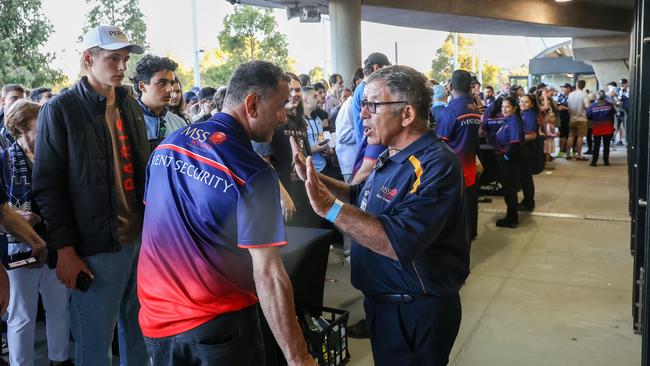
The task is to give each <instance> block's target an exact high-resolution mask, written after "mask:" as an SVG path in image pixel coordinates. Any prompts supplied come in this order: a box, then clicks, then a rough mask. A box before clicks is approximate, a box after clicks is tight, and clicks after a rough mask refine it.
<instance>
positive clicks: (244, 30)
mask: <svg viewBox="0 0 650 366" xmlns="http://www.w3.org/2000/svg"><path fill="white" fill-rule="evenodd" d="M223 26H224V29H223V31H221V33H219V36H218V40H219V45H220V47H221V51H222V52H223V60H222V62H221V63H220V64H218V65H214V66H211V67H210V68H211V69H212V72H211V74H213V75H219V77H218V78H217V80H218V81H219V84H225V83H226V82H227V81H228V79H229V78H230V75H231V74H232V72H233V71H234V70H235V68H237V66H239V65H240V64H241V63H243V62H247V61H252V60H266V61H270V62H273V63H274V64H276V65H278V66H280V67H281V68H283V69H286V68H287V67H288V66H289V57H288V56H289V51H288V49H287V45H288V42H287V37H286V36H285V35H284V34H282V33H280V32H278V31H276V28H277V24H276V22H275V18H274V17H273V14H272V12H271V9H260V8H257V7H253V6H248V5H235V11H234V12H233V13H232V14H230V15H228V16H226V17H225V18H224V20H223ZM205 71H206V73H207V69H206V70H205ZM226 76H227V78H226Z"/></svg>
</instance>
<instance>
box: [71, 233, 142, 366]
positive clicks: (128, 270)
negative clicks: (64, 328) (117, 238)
mask: <svg viewBox="0 0 650 366" xmlns="http://www.w3.org/2000/svg"><path fill="white" fill-rule="evenodd" d="M139 252H140V236H138V239H136V241H135V242H134V243H129V244H126V245H122V250H120V251H119V252H115V253H100V254H95V255H93V256H89V257H86V258H84V260H85V261H86V264H87V265H88V267H89V268H90V270H91V271H92V273H93V275H94V276H95V279H94V281H93V283H92V285H91V286H90V288H89V289H88V291H87V292H85V293H84V292H81V291H78V290H75V291H73V292H72V302H71V306H70V315H71V319H72V336H73V338H74V340H75V346H76V347H75V356H76V357H75V365H77V366H84V365H89V366H110V365H111V364H112V352H111V344H112V342H113V331H114V329H115V325H116V324H117V326H118V336H119V345H120V365H122V366H129V365H133V366H143V365H148V364H149V358H148V357H147V351H146V347H145V345H144V338H143V337H142V331H141V330H140V323H139V322H138V312H139V311H140V303H139V302H138V296H137V293H136V270H137V265H138V253H139Z"/></svg>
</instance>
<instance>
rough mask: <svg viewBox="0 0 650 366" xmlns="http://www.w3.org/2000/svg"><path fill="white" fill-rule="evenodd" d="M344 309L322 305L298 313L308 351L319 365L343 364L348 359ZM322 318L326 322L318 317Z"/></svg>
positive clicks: (346, 319)
mask: <svg viewBox="0 0 650 366" xmlns="http://www.w3.org/2000/svg"><path fill="white" fill-rule="evenodd" d="M349 317H350V313H349V312H347V311H345V310H339V309H334V308H328V307H322V308H318V309H311V310H309V311H307V310H305V311H303V312H302V314H300V316H299V318H300V326H301V327H302V331H303V334H304V335H305V340H306V341H307V347H308V348H309V353H310V354H311V355H312V356H314V358H315V359H317V360H318V364H319V365H320V366H338V365H344V364H345V363H347V361H348V360H349V359H350V352H349V343H348V318H349ZM319 318H322V319H324V320H325V321H326V322H327V324H325V323H324V322H322V321H319V320H318V319H319Z"/></svg>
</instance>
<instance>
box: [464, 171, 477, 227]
mask: <svg viewBox="0 0 650 366" xmlns="http://www.w3.org/2000/svg"><path fill="white" fill-rule="evenodd" d="M478 187H479V184H478V179H477V180H476V183H474V185H473V186H470V187H465V192H466V194H467V223H468V226H469V231H468V233H469V238H470V239H472V238H474V237H476V236H477V235H478V196H479V189H478Z"/></svg>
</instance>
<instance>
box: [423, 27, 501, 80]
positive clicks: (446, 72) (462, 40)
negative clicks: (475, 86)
mask: <svg viewBox="0 0 650 366" xmlns="http://www.w3.org/2000/svg"><path fill="white" fill-rule="evenodd" d="M474 50H475V47H474V40H473V39H471V38H467V37H464V36H463V35H461V34H459V35H458V64H459V67H460V68H461V69H465V70H468V71H472V70H473V69H475V67H472V66H473V65H472V62H478V59H477V58H476V57H473V55H474ZM481 68H482V70H481V71H482V72H483V84H484V85H493V84H494V83H495V82H496V80H498V79H499V75H500V73H501V69H500V68H499V67H498V66H496V65H494V64H491V63H489V62H484V63H483V65H482V66H481ZM453 72H454V35H453V34H452V33H449V34H448V35H447V38H445V41H444V42H443V44H442V47H440V48H439V49H438V50H436V55H435V58H434V59H433V61H432V62H431V77H433V78H434V79H435V80H438V81H440V82H443V81H446V80H449V79H450V78H451V74H452V73H453Z"/></svg>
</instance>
